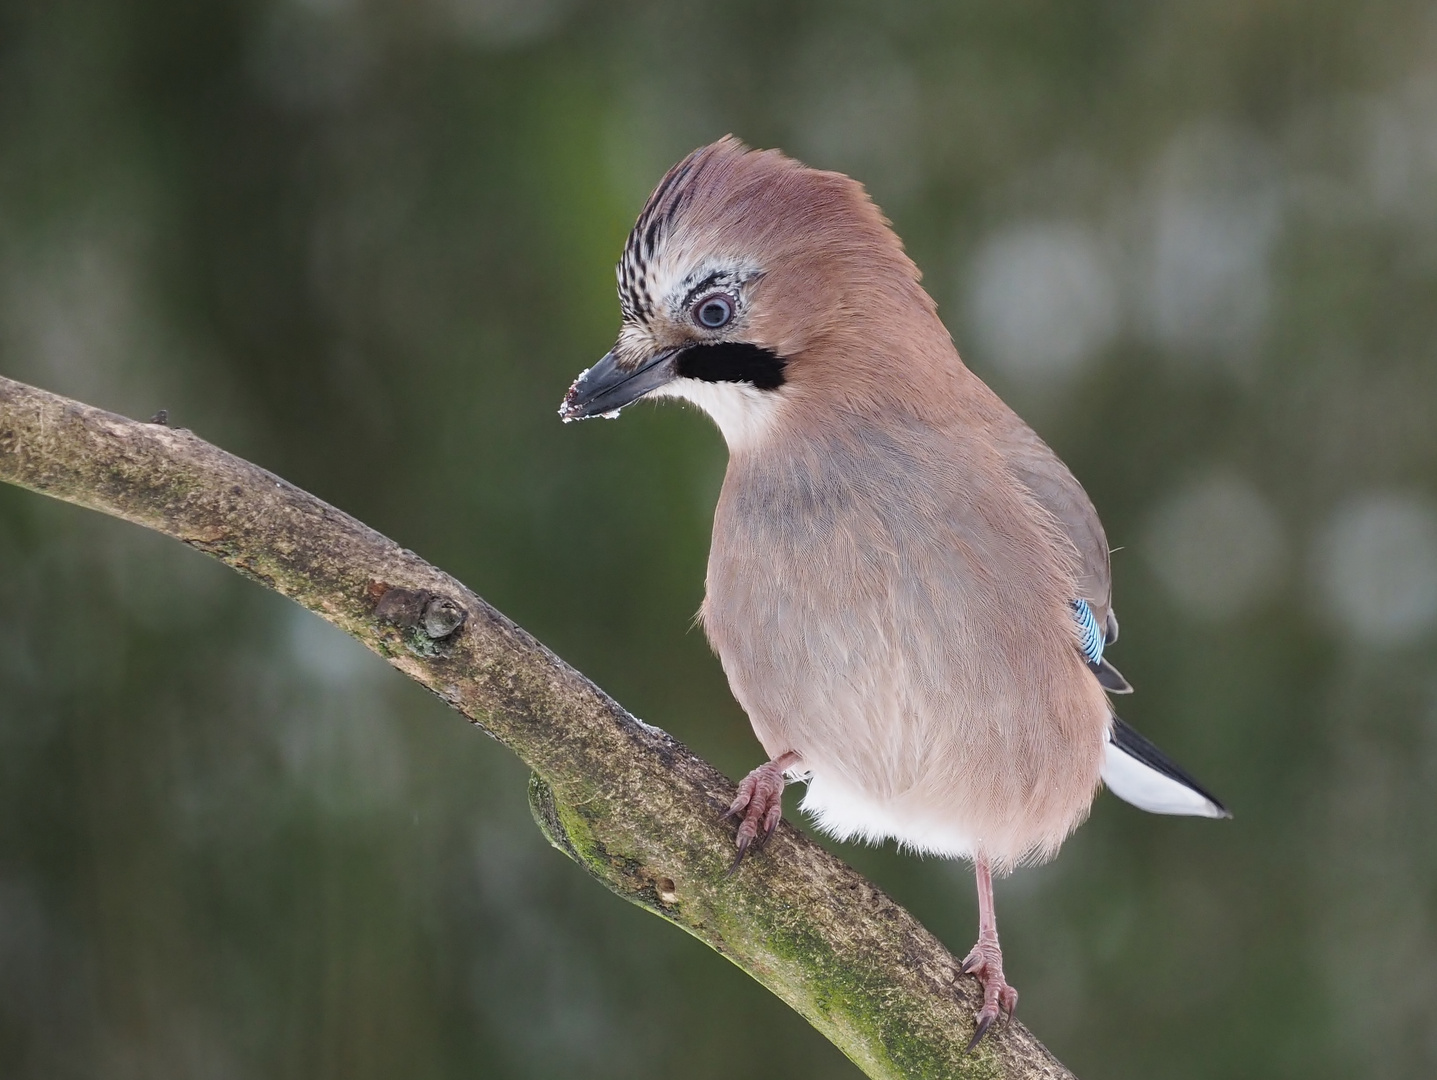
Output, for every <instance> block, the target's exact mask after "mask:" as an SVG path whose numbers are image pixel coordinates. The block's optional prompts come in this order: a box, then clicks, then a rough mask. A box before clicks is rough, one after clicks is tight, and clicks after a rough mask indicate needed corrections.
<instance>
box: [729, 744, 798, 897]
mask: <svg viewBox="0 0 1437 1080" xmlns="http://www.w3.org/2000/svg"><path fill="white" fill-rule="evenodd" d="M796 764H798V754H797V753H796V752H795V751H793V750H790V751H788V753H786V754H779V755H778V757H776V758H774V759H773V760H772V761H770V762H768V763H766V764H764V765H760V766H759V767H758V768H757V769H754V771H753V772H751V773H749V774H748V775H747V776H745V777H744V778H743V782H742V783H741V784H739V786H738V797H737V798H736V799H734V801H733V805H732V806H730V807H729V808H728V813H727V814H725V815H724V817H737V816H738V815H740V814H742V815H743V820H742V821H740V822H739V826H738V857H737V858H735V859H734V861H733V865H732V866H731V867H729V871H728V872H729V873H730V874H732V873H733V872H734V871H735V870H737V869H738V864H739V863H741V862H743V857H744V853H745V852H747V851H748V849H749V846H750V845H752V846H753V849H754V850H755V851H757V850H758V849H759V848H761V847H763V845H764V843H765V842H766V841H767V840H768V838H769V837H770V836H772V835H773V830H774V829H776V828H778V823H779V821H780V819H782V817H783V785H784V779H783V774H784V771H785V770H787V769H790V768H792V767H793V766H794V765H796Z"/></svg>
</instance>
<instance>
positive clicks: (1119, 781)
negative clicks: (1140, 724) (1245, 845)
mask: <svg viewBox="0 0 1437 1080" xmlns="http://www.w3.org/2000/svg"><path fill="white" fill-rule="evenodd" d="M1102 774H1103V783H1105V784H1107V785H1108V788H1109V789H1110V790H1111V791H1112V793H1113V794H1114V795H1116V796H1117V797H1118V798H1120V799H1122V800H1123V801H1124V802H1129V803H1132V804H1133V805H1134V806H1136V807H1138V809H1140V810H1146V811H1148V812H1149V813H1152V814H1184V815H1187V816H1189V817H1210V818H1230V817H1232V814H1231V813H1230V812H1229V811H1228V809H1227V807H1225V806H1223V804H1222V803H1220V802H1218V801H1217V799H1215V798H1213V796H1212V795H1211V794H1209V793H1208V791H1207V789H1206V788H1204V787H1203V786H1202V785H1201V784H1199V783H1198V782H1197V781H1196V780H1194V779H1193V777H1192V776H1191V774H1189V773H1188V772H1187V770H1185V769H1184V768H1183V767H1182V766H1181V765H1179V764H1177V763H1176V762H1175V761H1173V760H1172V758H1170V757H1168V756H1167V755H1166V754H1164V753H1163V752H1162V751H1161V750H1159V749H1158V748H1157V747H1156V746H1154V745H1153V744H1152V743H1150V742H1149V741H1148V740H1147V739H1145V738H1143V736H1141V735H1139V734H1138V733H1137V732H1136V731H1134V730H1133V729H1132V728H1131V727H1129V726H1128V725H1127V724H1125V723H1124V722H1123V721H1122V720H1120V719H1119V718H1118V717H1116V716H1115V717H1113V730H1112V732H1111V734H1109V736H1108V751H1107V756H1106V757H1105V758H1104V759H1103V770H1102Z"/></svg>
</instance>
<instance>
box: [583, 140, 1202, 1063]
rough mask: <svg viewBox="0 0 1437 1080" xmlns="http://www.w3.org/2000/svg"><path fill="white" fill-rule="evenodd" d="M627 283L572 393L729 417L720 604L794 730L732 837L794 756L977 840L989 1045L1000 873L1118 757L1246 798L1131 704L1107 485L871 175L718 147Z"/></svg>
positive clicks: (714, 631)
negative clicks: (1017, 376)
mask: <svg viewBox="0 0 1437 1080" xmlns="http://www.w3.org/2000/svg"><path fill="white" fill-rule="evenodd" d="M618 282H619V306H620V309H621V311H622V316H623V325H622V328H621V329H620V331H619V338H618V342H617V343H616V344H615V346H614V348H613V350H612V351H611V352H609V353H608V355H606V356H605V357H604V358H603V359H602V360H600V361H599V362H598V363H597V364H595V365H594V366H593V367H592V368H590V369H589V370H587V371H585V372H584V373H583V374H581V375H580V376H579V378H578V379H577V380H576V381H575V382H574V385H573V386H572V387H571V388H570V390H569V392H568V396H567V397H566V398H565V399H564V403H563V407H562V408H561V409H560V415H561V416H562V417H563V418H564V419H565V420H578V419H583V418H585V417H591V416H610V417H612V416H614V415H617V413H618V411H619V410H620V409H622V408H623V407H624V406H626V405H628V404H630V403H632V402H634V401H637V400H638V399H640V398H660V397H677V398H683V399H686V400H688V401H690V402H692V403H694V404H696V405H698V406H699V407H700V408H701V409H703V410H704V411H706V412H707V413H708V414H709V415H710V416H711V417H713V419H714V421H715V422H716V423H717V424H718V427H719V429H720V430H721V431H722V433H723V436H724V439H725V440H726V441H727V443H728V450H729V463H728V470H727V472H726V474H725V477H724V483H723V491H722V493H721V494H720V496H719V501H718V507H717V509H716V511H715V514H714V525H713V544H712V548H711V550H710V553H709V564H708V580H707V595H706V597H705V599H704V602H703V607H702V610H701V613H700V614H701V618H702V621H703V626H704V629H705V631H706V632H707V634H708V638H709V641H710V642H711V643H712V645H713V647H714V649H715V651H716V652H717V653H718V656H719V659H720V660H721V662H722V663H723V668H724V672H725V673H726V674H727V676H728V680H729V685H730V687H731V688H732V690H733V693H734V696H735V697H736V698H737V699H738V701H739V703H740V704H741V705H742V706H743V708H744V710H745V712H747V714H748V716H749V719H750V720H751V722H752V724H753V729H754V732H755V734H757V736H758V739H759V741H760V742H761V743H762V744H763V747H764V750H765V751H766V752H767V753H768V755H769V759H770V760H769V761H768V762H767V764H764V765H761V766H760V767H759V768H757V769H755V770H754V771H753V772H751V773H750V774H749V775H748V776H747V777H746V778H745V779H744V781H743V783H742V784H741V785H740V788H739V794H738V798H737V799H736V800H735V801H734V803H733V806H732V808H731V810H730V813H731V814H732V815H734V816H738V817H739V818H740V824H739V826H738V837H737V846H738V859H739V860H741V859H742V858H743V854H744V852H745V851H746V850H747V849H749V848H750V847H751V846H758V845H761V844H762V842H763V841H764V840H765V839H767V837H768V836H769V835H770V834H771V833H772V832H773V830H774V829H775V828H776V827H777V825H778V821H779V818H780V816H781V815H782V805H781V800H782V793H783V787H784V783H785V779H786V777H787V776H794V777H801V778H804V779H806V780H807V781H808V791H807V794H806V795H805V797H804V799H803V803H802V808H803V810H805V811H806V812H807V813H809V814H810V815H812V817H813V819H814V821H815V822H816V823H817V825H818V827H819V828H820V829H822V830H823V831H825V832H827V833H829V834H830V835H832V836H834V837H836V838H838V839H840V840H847V839H855V838H857V839H863V840H868V841H873V842H881V841H883V840H885V839H888V838H890V837H891V838H892V839H894V840H896V841H897V842H898V843H899V845H900V846H902V847H907V848H912V849H913V850H915V851H920V852H931V853H933V854H936V855H943V856H948V857H952V858H965V859H971V860H972V861H973V864H974V867H975V870H976V875H977V881H978V911H979V919H978V927H979V929H978V942H977V944H976V945H975V946H974V948H973V950H972V952H971V953H969V955H968V957H967V959H966V960H965V961H964V963H963V969H964V971H967V972H971V973H972V974H974V975H975V976H977V978H978V979H979V980H980V981H981V983H982V986H983V990H984V1003H983V1007H982V1009H981V1011H980V1012H979V1013H978V1015H977V1027H976V1033H975V1034H974V1037H973V1044H976V1043H977V1042H978V1040H979V1039H981V1038H982V1037H983V1035H984V1033H985V1032H986V1031H987V1030H988V1028H989V1027H990V1026H991V1025H992V1024H993V1022H994V1021H995V1020H996V1019H997V1018H998V1017H999V1015H1000V1014H1008V1015H1011V1013H1012V1011H1013V1008H1014V1006H1015V1005H1016V1004H1017V1000H1018V995H1017V992H1016V991H1015V990H1014V989H1013V988H1012V987H1011V986H1009V985H1008V983H1007V982H1006V980H1005V979H1004V977H1003V957H1002V952H1001V950H1000V948H999V945H998V932H997V924H996V922H995V920H994V914H993V886H992V875H993V874H994V873H999V874H1003V873H1007V872H1008V871H1010V870H1012V869H1013V868H1014V867H1016V866H1017V865H1019V864H1020V863H1023V862H1030V861H1039V860H1043V859H1047V858H1049V857H1051V856H1052V855H1053V854H1054V853H1055V852H1056V851H1057V849H1058V846H1059V845H1060V844H1061V843H1062V842H1063V840H1064V838H1065V837H1067V835H1068V834H1069V833H1070V832H1071V831H1072V830H1073V829H1074V828H1075V827H1076V826H1077V825H1078V823H1079V822H1081V821H1082V820H1083V818H1085V817H1086V816H1087V814H1088V811H1089V808H1090V807H1091V805H1092V802H1093V799H1094V797H1095V795H1096V794H1097V791H1098V788H1099V784H1100V781H1101V782H1103V783H1106V784H1107V786H1108V787H1109V788H1111V789H1112V790H1113V791H1114V792H1115V793H1116V794H1117V795H1118V796H1119V797H1121V798H1123V799H1125V800H1127V801H1128V802H1130V803H1133V804H1134V805H1136V806H1139V807H1142V808H1143V809H1145V810H1150V811H1152V812H1154V813H1159V814H1190V815H1197V816H1203V817H1226V816H1228V813H1227V811H1226V810H1225V809H1224V808H1223V806H1222V804H1221V803H1219V802H1218V801H1217V800H1216V799H1215V798H1213V797H1212V796H1211V795H1210V794H1208V793H1207V791H1205V790H1204V789H1203V788H1202V786H1201V785H1200V784H1198V783H1197V782H1196V781H1195V780H1194V779H1193V778H1192V777H1191V776H1189V775H1188V774H1187V773H1186V772H1184V771H1183V770H1182V769H1181V768H1179V767H1178V766H1177V765H1175V764H1174V763H1173V762H1172V761H1170V760H1169V759H1168V758H1167V757H1166V756H1165V755H1163V753H1162V752H1161V751H1159V750H1158V749H1157V748H1156V747H1155V746H1153V745H1152V743H1150V742H1148V741H1147V740H1146V739H1144V738H1143V737H1142V736H1141V735H1139V734H1138V733H1137V732H1135V731H1134V730H1133V729H1132V728H1130V727H1128V726H1127V725H1126V724H1124V723H1123V722H1122V721H1121V720H1119V719H1118V718H1117V716H1116V715H1115V714H1114V712H1113V708H1112V704H1111V702H1110V700H1109V697H1108V695H1109V694H1110V693H1126V692H1128V691H1129V689H1130V688H1129V686H1128V684H1127V682H1126V681H1125V680H1124V679H1123V677H1122V676H1121V675H1120V674H1118V672H1117V671H1116V670H1115V669H1114V668H1113V667H1112V665H1111V664H1110V663H1109V662H1108V661H1107V659H1106V658H1105V657H1104V649H1105V648H1106V647H1107V646H1108V645H1111V644H1112V643H1113V642H1114V641H1115V640H1116V639H1117V636H1118V623H1117V620H1116V618H1115V617H1114V615H1113V610H1112V600H1111V592H1112V590H1111V579H1110V573H1109V565H1108V545H1107V540H1106V538H1105V537H1104V535H1103V528H1102V525H1101V524H1100V523H1099V521H1098V516H1097V513H1096V511H1095V510H1094V509H1093V505H1092V503H1091V501H1090V500H1089V499H1088V496H1087V493H1086V492H1084V490H1083V488H1082V487H1081V486H1080V485H1079V484H1078V482H1077V480H1075V479H1074V478H1073V475H1072V473H1070V472H1069V471H1068V469H1067V467H1066V466H1064V464H1063V463H1062V462H1061V461H1059V460H1058V457H1057V456H1056V455H1055V454H1054V453H1053V451H1052V450H1050V449H1049V448H1048V446H1047V445H1046V444H1045V443H1044V442H1043V441H1042V440H1041V439H1040V438H1039V437H1038V436H1037V435H1036V434H1035V433H1034V432H1033V430H1032V429H1031V428H1029V427H1028V425H1027V424H1025V423H1024V422H1023V421H1022V420H1020V419H1019V418H1018V416H1017V415H1016V414H1015V413H1014V412H1013V411H1012V410H1011V409H1009V408H1008V407H1007V406H1006V405H1005V404H1004V403H1003V402H1002V401H1000V400H999V399H998V397H997V395H995V394H994V393H993V391H992V390H990V389H989V388H988V387H987V386H986V385H985V384H984V383H983V382H982V381H980V380H979V379H978V377H977V376H976V375H974V374H973V373H972V372H971V371H969V370H968V368H967V367H965V366H964V364H963V363H962V361H961V360H959V358H958V353H957V350H956V349H955V348H954V346H953V341H952V339H951V337H950V336H949V334H948V331H947V330H946V329H945V328H944V326H943V323H942V322H940V321H939V318H938V313H937V309H936V306H935V304H934V302H933V300H932V299H931V298H930V297H929V295H928V294H927V293H926V292H925V291H924V289H923V288H922V286H921V285H920V284H919V272H918V269H917V267H916V266H914V264H913V262H912V261H911V260H910V259H909V258H908V256H907V255H906V254H905V253H904V251H903V246H902V243H901V242H900V241H899V239H898V237H897V236H896V235H895V234H894V232H893V230H892V229H891V228H890V227H889V224H888V222H887V221H886V220H885V219H884V217H883V216H882V214H881V213H880V212H879V210H878V208H877V207H876V206H875V205H874V203H873V202H872V201H871V200H870V199H869V197H868V195H867V193H866V192H865V191H864V189H863V187H862V186H861V185H860V184H858V183H857V182H856V181H854V180H852V179H850V178H849V177H847V176H844V175H842V174H839V173H833V172H821V171H818V170H816V169H810V168H806V167H805V166H803V165H801V164H799V163H798V162H796V161H794V160H792V159H791V158H788V157H785V156H784V155H783V154H781V153H779V152H778V151H773V150H768V151H762V152H759V151H751V150H749V149H747V148H746V147H745V146H744V145H743V144H742V143H740V142H738V141H737V140H736V139H733V138H724V139H721V140H719V141H718V142H716V143H714V144H712V145H711V146H706V147H703V148H701V149H699V150H696V151H694V152H693V153H692V154H690V155H689V156H688V157H687V158H685V159H684V160H683V161H681V162H679V163H678V164H677V165H675V166H674V167H673V168H672V169H670V170H669V172H668V174H667V175H666V176H665V177H664V178H663V180H662V181H661V182H660V183H659V186H658V187H657V188H656V189H655V191H654V193H653V194H652V195H651V196H650V198H649V200H648V203H647V204H646V205H645V206H644V208H643V211H642V212H641V213H640V214H639V218H638V222H637V223H636V224H635V225H634V228H633V231H632V233H631V234H630V235H629V239H628V242H627V244H626V245H625V247H624V252H623V257H622V258H621V260H620V262H619V265H618ZM735 866H737V860H736V861H735ZM973 1044H970V1045H973Z"/></svg>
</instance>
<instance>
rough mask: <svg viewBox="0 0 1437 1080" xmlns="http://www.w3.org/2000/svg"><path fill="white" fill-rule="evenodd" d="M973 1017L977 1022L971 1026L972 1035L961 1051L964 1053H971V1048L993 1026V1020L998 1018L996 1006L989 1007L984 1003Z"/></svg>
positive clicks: (981, 1039) (980, 1040)
mask: <svg viewBox="0 0 1437 1080" xmlns="http://www.w3.org/2000/svg"><path fill="white" fill-rule="evenodd" d="M973 1019H974V1020H976V1021H977V1024H976V1026H975V1027H974V1028H973V1037H972V1038H971V1039H969V1040H968V1046H967V1048H966V1049H964V1051H963V1053H965V1054H971V1053H972V1052H973V1048H974V1047H975V1046H977V1045H978V1044H979V1043H980V1042H982V1041H983V1036H984V1035H986V1034H988V1029H989V1028H990V1027H992V1026H993V1021H994V1020H997V1019H998V1010H997V1008H996V1007H995V1008H992V1009H989V1008H988V1006H986V1005H985V1006H983V1008H982V1009H980V1010H979V1012H978V1015H977V1016H975V1017H974V1018H973Z"/></svg>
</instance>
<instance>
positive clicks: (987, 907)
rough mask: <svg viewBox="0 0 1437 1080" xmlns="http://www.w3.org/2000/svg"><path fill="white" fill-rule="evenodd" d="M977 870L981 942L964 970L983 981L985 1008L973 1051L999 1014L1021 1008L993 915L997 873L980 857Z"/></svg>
mask: <svg viewBox="0 0 1437 1080" xmlns="http://www.w3.org/2000/svg"><path fill="white" fill-rule="evenodd" d="M973 870H974V873H975V875H976V876H977V878H978V944H976V945H974V946H973V951H972V952H970V953H969V954H968V958H967V959H966V960H964V961H963V971H964V973H966V974H970V975H976V976H977V977H978V981H979V982H980V983H982V984H983V1007H982V1008H981V1009H979V1010H978V1015H977V1016H975V1017H974V1019H975V1020H976V1021H977V1028H976V1029H975V1030H974V1032H973V1039H972V1041H971V1042H970V1043H969V1044H968V1049H969V1050H972V1049H973V1047H975V1046H977V1045H978V1043H979V1042H980V1041H981V1040H982V1038H983V1036H984V1035H986V1034H988V1029H989V1028H990V1027H992V1026H993V1022H994V1021H995V1020H997V1019H998V1017H999V1015H1006V1016H1007V1017H1008V1018H1010V1019H1011V1018H1012V1016H1013V1010H1014V1009H1016V1008H1017V1007H1018V991H1016V990H1014V989H1013V988H1012V987H1011V986H1009V985H1008V982H1007V980H1006V979H1004V978H1003V950H1002V949H1001V948H1000V947H999V945H998V920H997V919H996V918H995V917H994V914H993V874H992V872H991V871H990V870H989V868H988V859H987V858H986V857H985V856H983V855H978V856H976V857H975V858H974V860H973Z"/></svg>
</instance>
